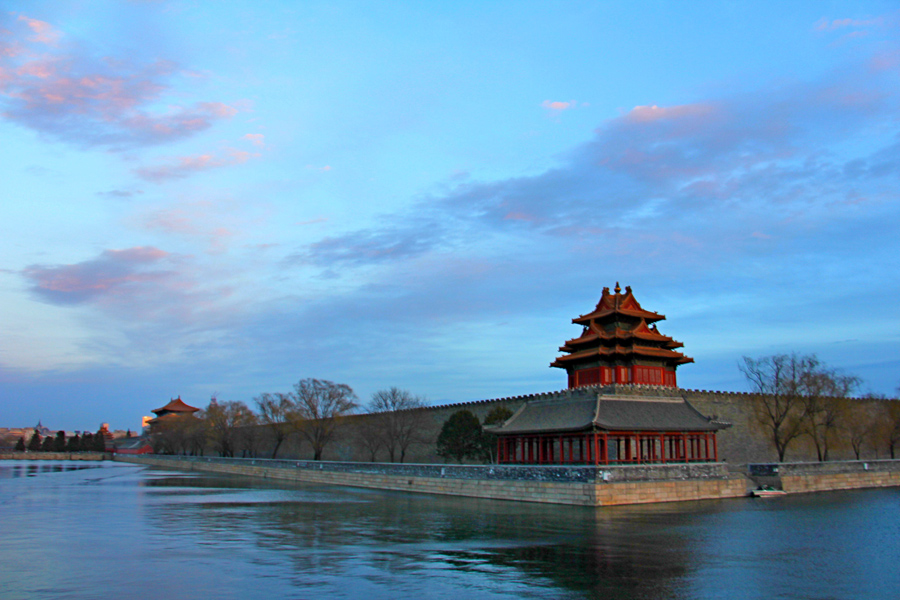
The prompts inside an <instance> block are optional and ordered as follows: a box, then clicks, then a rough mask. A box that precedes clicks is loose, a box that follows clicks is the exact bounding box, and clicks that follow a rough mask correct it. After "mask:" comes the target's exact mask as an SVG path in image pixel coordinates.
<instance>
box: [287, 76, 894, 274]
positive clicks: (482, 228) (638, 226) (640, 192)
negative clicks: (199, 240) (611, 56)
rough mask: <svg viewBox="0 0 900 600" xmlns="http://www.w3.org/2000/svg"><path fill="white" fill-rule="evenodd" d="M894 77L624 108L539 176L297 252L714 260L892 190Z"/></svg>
mask: <svg viewBox="0 0 900 600" xmlns="http://www.w3.org/2000/svg"><path fill="white" fill-rule="evenodd" d="M892 78H893V74H892V73H890V72H887V71H875V70H870V69H847V70H843V71H839V72H833V73H830V74H828V75H827V77H824V78H822V79H821V80H819V81H813V82H799V81H798V82H785V81H780V82H778V83H772V84H770V85H767V86H764V87H762V88H759V89H756V90H746V91H742V92H737V93H733V94H731V95H727V96H721V97H707V98H698V99H697V100H696V101H695V102H692V103H685V104H680V105H673V106H664V105H654V104H647V105H639V106H635V107H634V108H633V109H631V110H629V111H627V112H625V113H624V114H622V115H620V116H618V117H615V118H611V119H609V120H607V121H605V122H604V123H602V124H601V125H600V126H599V127H598V128H597V130H596V132H595V134H594V136H593V138H592V139H591V140H590V141H588V142H587V143H585V144H582V145H580V146H578V147H576V148H573V149H572V150H571V151H569V152H568V153H566V154H565V155H564V156H563V157H562V159H561V161H560V163H559V164H558V165H557V166H554V167H553V168H550V169H547V170H546V171H544V172H542V173H538V174H536V175H531V176H521V177H510V178H506V179H498V180H494V181H481V182H478V181H463V182H450V186H449V188H448V189H449V191H436V192H435V193H433V194H431V195H429V196H427V197H424V198H423V199H422V200H420V201H418V202H417V203H415V204H414V206H413V207H411V208H410V209H409V210H408V211H404V212H403V213H400V214H395V215H385V216H384V218H383V219H382V221H381V223H380V224H379V225H377V226H375V227H371V228H367V229H361V230H358V231H353V232H348V233H345V234H343V235H341V236H335V237H329V238H326V239H324V240H321V241H320V242H317V243H314V244H310V245H308V246H306V247H305V248H304V249H303V250H302V251H300V252H298V253H297V254H296V256H295V257H294V258H295V259H301V260H300V262H304V263H305V264H316V265H319V266H321V267H323V268H327V269H330V270H332V271H334V270H336V269H338V268H339V267H341V266H346V267H360V266H363V265H382V266H384V265H390V264H404V263H406V262H408V261H411V260H419V259H421V258H422V257H427V256H431V255H434V254H436V253H439V254H443V255H446V254H447V253H450V252H453V251H456V252H483V253H486V254H484V255H485V256H502V255H503V254H502V252H503V250H500V249H501V248H511V247H515V248H517V249H520V252H521V253H529V252H532V251H534V252H537V251H538V249H540V248H543V247H545V246H547V245H550V246H553V247H554V252H559V253H560V254H559V256H560V257H569V259H570V260H575V259H574V258H572V257H574V256H582V255H593V256H597V257H600V256H602V257H609V258H613V257H619V258H618V260H622V257H626V258H625V260H624V263H626V264H630V265H631V264H633V260H635V259H636V257H638V256H644V257H649V258H654V259H655V258H656V257H658V258H659V259H660V260H662V258H663V257H666V256H668V260H674V261H679V260H680V261H683V264H684V265H687V264H690V265H693V267H694V268H697V267H699V266H701V265H703V266H704V268H708V269H709V270H714V269H715V268H718V266H719V265H725V264H726V263H727V260H729V258H728V257H733V256H740V255H745V253H747V252H757V251H763V250H759V248H761V247H762V245H760V244H759V243H758V242H759V240H760V239H761V238H760V236H759V233H758V232H761V231H765V232H766V234H765V235H768V236H771V239H772V240H773V241H774V240H778V241H779V243H780V244H782V246H781V248H782V250H785V248H786V246H785V245H786V244H791V243H793V242H792V240H800V239H807V241H808V238H807V237H806V236H807V235H808V232H810V231H821V229H822V228H824V227H828V226H831V225H830V224H839V223H842V222H844V221H843V220H844V219H848V218H862V219H865V218H867V215H868V214H872V213H868V212H866V213H848V212H845V211H853V210H860V208H859V207H861V206H868V205H869V204H871V201H868V200H866V199H869V198H884V197H895V196H896V193H895V191H894V190H895V187H894V186H895V185H896V183H897V175H898V173H900V168H898V164H900V162H898V160H897V158H896V157H897V156H898V154H897V152H896V146H895V144H896V142H895V138H894V136H897V135H900V131H898V127H897V124H896V121H895V119H894V115H895V114H896V112H897V110H898V108H900V106H898V103H897V98H896V97H895V95H894V94H893V89H894V81H893V79H892ZM873 132H879V133H878V135H873ZM865 210H871V209H868V208H866V209H865ZM879 227H883V223H880V224H879ZM552 240H557V241H558V242H561V243H562V244H564V246H563V247H558V246H556V245H555V244H556V242H553V241H552ZM753 240H756V242H757V243H756V245H755V246H750V245H749V244H750V243H751V241H753ZM770 247H771V246H766V248H765V249H768V248H770ZM752 248H756V250H753V249H752ZM765 249H764V250H765ZM561 260H562V258H561ZM630 268H632V267H630ZM639 268H641V269H643V268H644V265H640V266H639Z"/></svg>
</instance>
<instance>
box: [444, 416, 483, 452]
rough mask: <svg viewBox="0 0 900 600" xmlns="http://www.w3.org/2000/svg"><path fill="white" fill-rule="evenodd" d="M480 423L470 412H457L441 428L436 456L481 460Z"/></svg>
mask: <svg viewBox="0 0 900 600" xmlns="http://www.w3.org/2000/svg"><path fill="white" fill-rule="evenodd" d="M482 449H483V442H482V430H481V423H479V422H478V417H476V416H475V415H474V414H473V413H472V411H469V410H458V411H456V412H455V413H453V414H452V415H450V418H449V419H447V421H446V422H445V423H444V426H443V427H441V433H440V435H438V439H437V454H438V456H441V457H443V458H445V459H447V458H455V459H456V460H457V462H460V463H461V462H462V461H463V459H464V458H476V459H477V458H483V450H482Z"/></svg>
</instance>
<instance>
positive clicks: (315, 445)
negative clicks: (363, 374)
mask: <svg viewBox="0 0 900 600" xmlns="http://www.w3.org/2000/svg"><path fill="white" fill-rule="evenodd" d="M357 406H358V405H357V403H356V394H354V393H353V390H352V389H351V388H350V386H348V385H346V384H343V383H334V382H331V381H326V380H323V379H312V378H310V379H301V380H300V381H298V382H297V383H296V384H294V394H293V397H292V406H291V409H290V410H289V411H288V414H287V418H288V422H289V423H291V425H292V427H293V428H294V429H295V430H296V431H297V432H299V433H300V434H301V435H302V436H303V437H304V438H305V439H306V440H308V441H309V443H310V445H311V446H312V449H313V460H322V452H323V451H324V450H325V447H326V446H327V445H328V443H329V442H330V441H331V439H332V437H333V436H334V432H335V428H336V427H337V426H338V424H339V422H340V420H341V418H342V417H344V416H346V415H348V414H350V413H352V412H353V411H354V410H356V408H357Z"/></svg>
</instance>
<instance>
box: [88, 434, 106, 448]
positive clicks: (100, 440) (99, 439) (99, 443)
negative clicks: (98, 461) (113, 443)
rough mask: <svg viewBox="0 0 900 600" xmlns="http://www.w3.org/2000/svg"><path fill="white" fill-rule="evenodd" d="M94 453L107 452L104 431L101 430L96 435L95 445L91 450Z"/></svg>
mask: <svg viewBox="0 0 900 600" xmlns="http://www.w3.org/2000/svg"><path fill="white" fill-rule="evenodd" d="M91 450H93V451H94V452H105V451H106V437H105V436H104V435H103V430H102V429H100V430H98V431H97V433H95V434H94V444H93V447H92V448H91Z"/></svg>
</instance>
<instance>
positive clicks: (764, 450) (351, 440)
mask: <svg viewBox="0 0 900 600" xmlns="http://www.w3.org/2000/svg"><path fill="white" fill-rule="evenodd" d="M597 389H598V391H603V392H604V393H610V394H611V393H615V394H619V395H638V396H674V395H678V396H683V397H684V398H685V399H686V400H687V401H688V402H689V403H690V404H691V405H692V406H693V407H694V408H696V409H697V410H698V411H699V412H700V413H701V414H703V415H705V416H708V417H712V418H713V419H714V420H719V421H725V422H728V423H731V427H729V428H727V429H724V430H721V431H719V432H718V434H717V439H718V446H719V458H720V460H722V461H724V462H727V463H730V464H734V465H740V464H746V463H767V462H776V461H777V459H778V455H777V453H776V452H775V449H774V447H773V445H772V443H771V442H770V440H769V438H768V435H767V433H766V431H764V430H763V429H762V428H761V427H760V426H759V425H758V424H757V421H756V418H755V416H754V415H755V413H754V406H755V405H756V403H758V402H759V400H760V396H759V395H758V394H751V393H742V392H717V391H708V390H685V389H673V388H665V387H659V386H642V385H610V386H602V387H598V388H597ZM558 393H559V394H565V390H562V391H560V392H558ZM536 396H544V394H533V395H525V396H515V397H510V398H500V399H492V400H478V401H473V402H460V403H456V404H447V405H441V406H434V407H428V408H425V409H421V410H422V412H423V414H424V415H425V418H423V422H424V425H423V426H422V429H421V434H422V438H423V439H427V440H429V442H428V443H425V444H415V445H413V446H411V447H410V448H409V450H408V451H407V455H406V458H405V462H408V463H443V462H445V461H444V459H442V458H441V457H439V456H438V455H437V454H436V448H435V442H436V440H437V437H438V434H439V432H440V430H441V426H442V425H443V423H444V422H445V421H446V420H447V419H448V418H449V417H450V415H452V414H453V413H454V412H456V411H458V410H463V409H465V410H469V411H471V412H472V413H474V414H475V416H476V417H478V419H479V421H482V422H483V421H484V418H485V417H486V416H487V414H488V413H489V412H490V411H491V410H493V409H494V408H496V407H498V406H505V407H507V408H509V409H510V410H512V411H516V410H517V409H518V408H519V407H520V406H522V404H524V403H525V402H527V401H528V400H529V399H533V398H534V397H536ZM855 402H857V403H858V404H857V405H856V406H858V407H859V410H861V411H870V410H873V409H875V408H877V407H878V405H880V404H883V403H884V402H896V400H873V399H859V400H856V401H855ZM369 418H370V417H369V416H368V415H354V416H351V417H348V418H347V419H346V423H345V425H344V426H343V427H342V428H341V429H340V430H339V431H338V432H337V434H336V436H335V438H334V440H333V441H332V443H331V444H330V445H329V446H328V447H327V448H326V450H325V453H324V456H323V458H324V459H325V460H335V461H361V462H369V461H371V454H370V453H369V452H367V451H366V450H365V449H364V448H363V447H362V446H361V444H360V443H359V437H358V435H357V433H356V431H357V428H359V427H362V426H364V424H365V422H366V420H367V419H369ZM844 436H845V434H844V432H843V431H836V432H835V435H834V437H835V440H834V442H833V443H832V445H831V447H830V448H829V459H830V460H853V459H855V458H856V456H855V454H854V452H853V450H852V448H851V447H850V445H849V444H848V443H847V442H846V440H845V439H844ZM298 442H299V439H297V438H296V436H294V437H293V439H290V440H287V441H285V443H283V444H282V446H281V448H280V449H279V452H278V457H279V458H301V459H308V458H312V452H311V450H310V448H309V446H308V444H306V443H298ZM271 449H272V444H271V443H270V442H264V443H262V444H261V445H260V450H259V452H258V453H257V456H260V457H268V456H271ZM861 458H863V459H870V460H871V459H883V458H890V456H889V454H888V449H887V446H886V444H884V443H883V441H882V440H879V439H875V438H874V437H873V438H870V439H869V440H867V441H866V442H865V443H864V444H863V448H862V453H861ZM785 459H786V461H797V462H815V461H817V460H818V457H817V454H816V449H815V446H814V445H813V444H812V442H811V440H810V439H809V438H808V437H806V436H801V437H799V438H797V439H796V440H794V441H793V442H792V443H791V445H790V446H789V447H788V451H787V454H786V456H785ZM375 460H376V461H387V460H388V456H387V452H385V451H384V450H382V451H380V452H379V453H378V454H377V455H376V458H375Z"/></svg>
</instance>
